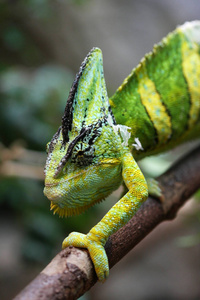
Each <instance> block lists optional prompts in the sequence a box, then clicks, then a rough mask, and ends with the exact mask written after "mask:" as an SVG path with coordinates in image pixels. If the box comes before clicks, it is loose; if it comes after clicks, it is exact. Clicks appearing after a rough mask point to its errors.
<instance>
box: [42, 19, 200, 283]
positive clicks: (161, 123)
mask: <svg viewBox="0 0 200 300" xmlns="http://www.w3.org/2000/svg"><path fill="white" fill-rule="evenodd" d="M199 136H200V21H192V22H186V23H185V24H183V25H182V26H179V27H177V28H176V29H175V30H174V31H173V32H172V33H170V34H169V35H168V36H167V37H165V38H164V39H163V40H162V41H161V42H160V43H158V44H157V45H155V46H154V48H153V50H152V52H150V53H149V54H147V55H145V57H144V58H143V59H142V60H141V62H140V63H139V65H138V66H137V67H136V68H135V69H133V71H132V72H131V74H130V75H129V76H128V77H127V78H126V79H125V80H124V81H123V83H122V85H121V86H120V87H119V88H118V89H117V91H116V92H115V93H114V95H113V96H112V97H110V98H108V95H107V90H106V83H105V79H104V71H103V61H102V52H101V50H100V49H99V48H93V49H92V50H91V51H90V52H89V54H88V55H87V56H86V58H85V59H84V61H83V63H82V64H81V67H80V70H79V72H78V73H77V75H76V77H75V80H74V82H73V84H72V87H71V90H70V92H69V97H68V100H67V104H66V107H65V111H64V115H63V117H62V124H61V126H60V127H59V129H58V131H57V132H56V133H55V135H54V136H53V138H52V140H51V141H50V142H49V143H48V144H47V153H48V155H47V160H46V165H45V171H44V172H45V188H44V194H45V195H46V196H47V197H48V199H49V200H50V202H51V204H50V205H51V210H53V212H54V213H57V214H59V215H60V216H61V217H63V216H66V217H68V216H73V215H77V214H80V213H82V212H84V211H85V210H86V209H88V208H89V207H91V206H92V205H94V204H95V203H98V202H101V201H102V200H104V199H105V198H106V197H107V196H108V195H109V194H111V193H112V192H113V191H114V190H116V189H117V188H118V187H119V186H120V185H121V184H122V183H124V184H125V186H126V187H127V192H126V193H125V194H124V195H123V196H122V197H121V199H120V200H119V201H118V202H117V203H116V204H115V205H114V206H113V207H112V208H111V209H110V210H109V211H108V212H107V213H106V215H105V216H104V217H103V218H102V219H101V221H100V222H99V223H97V224H96V225H95V226H94V227H93V228H92V229H91V230H90V231H89V232H88V233H87V234H82V233H78V232H72V233H70V234H69V236H68V237H67V238H65V239H64V241H63V245H62V247H63V248H65V247H67V246H70V245H72V246H74V247H81V248H87V249H88V251H89V254H90V257H91V259H92V262H93V264H94V268H95V271H96V274H97V277H98V279H99V281H101V282H103V281H105V280H106V278H107V277H108V275H109V264H108V259H107V255H106V253H105V249H104V246H105V243H106V241H107V239H108V237H109V236H110V235H111V234H113V233H115V232H116V231H117V230H118V229H119V228H121V227H122V226H123V225H124V224H126V223H127V222H128V221H129V220H130V219H131V218H132V217H133V215H134V214H135V213H136V212H137V210H138V209H139V207H140V206H141V204H142V203H143V202H144V201H145V200H146V199H147V197H148V194H155V195H158V196H159V195H160V194H161V191H160V190H159V187H158V184H157V182H156V181H155V182H154V184H153V185H152V186H151V185H150V184H148V182H147V180H146V179H145V178H144V175H143V174H142V172H141V170H140V168H139V166H138V164H137V162H136V161H138V160H140V159H142V158H144V157H146V156H149V155H154V154H159V153H161V152H163V151H167V150H169V149H172V148H174V147H175V146H177V145H179V144H181V143H183V142H186V141H188V140H191V139H195V138H198V137H199Z"/></svg>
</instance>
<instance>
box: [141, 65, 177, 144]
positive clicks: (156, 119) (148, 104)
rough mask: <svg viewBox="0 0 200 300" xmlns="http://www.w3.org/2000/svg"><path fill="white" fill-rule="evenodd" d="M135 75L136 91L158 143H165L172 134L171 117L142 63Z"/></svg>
mask: <svg viewBox="0 0 200 300" xmlns="http://www.w3.org/2000/svg"><path fill="white" fill-rule="evenodd" d="M137 76H138V92H139V94H140V97H141V101H142V104H143V105H144V106H145V108H146V111H147V113H148V115H149V117H150V119H151V121H152V123H153V125H154V128H155V130H156V132H157V135H158V144H165V143H166V142H167V141H168V139H169V138H170V136H171V134H172V125H171V117H170V115H169V114H168V112H167V109H166V107H165V105H164V104H163V103H162V100H161V96H160V94H159V93H158V91H157V90H156V86H155V84H154V82H153V81H152V80H151V79H149V77H148V75H147V72H146V68H145V66H144V64H143V65H142V66H141V69H140V71H139V73H138V74H137Z"/></svg>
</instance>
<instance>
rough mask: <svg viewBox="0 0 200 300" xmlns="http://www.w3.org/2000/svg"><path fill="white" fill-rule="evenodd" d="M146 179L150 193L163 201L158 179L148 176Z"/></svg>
mask: <svg viewBox="0 0 200 300" xmlns="http://www.w3.org/2000/svg"><path fill="white" fill-rule="evenodd" d="M146 181H147V186H148V192H149V195H150V196H152V197H155V198H158V199H159V200H161V201H162V191H161V189H160V187H159V183H158V181H157V180H155V179H153V178H147V180H146Z"/></svg>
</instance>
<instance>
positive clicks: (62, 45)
mask: <svg viewBox="0 0 200 300" xmlns="http://www.w3.org/2000/svg"><path fill="white" fill-rule="evenodd" d="M0 18H1V19H0V21H1V22H0V24H1V26H0V44H1V45H0V57H1V60H0V96H1V99H0V176H1V177H0V205H1V210H0V299H2V300H7V299H11V298H12V297H13V296H14V295H16V293H18V292H19V291H20V289H22V288H23V287H24V286H25V285H26V284H27V283H28V282H29V281H30V280H31V279H32V278H34V276H35V275H36V274H37V273H38V272H39V271H41V270H42V268H43V267H44V266H45V265H46V264H47V263H48V262H49V261H50V259H51V258H52V257H53V256H54V255H55V254H56V253H57V252H58V251H59V250H60V246H61V243H62V240H63V239H64V237H65V236H66V235H67V234H68V233H69V232H70V231H72V230H78V231H81V232H87V231H88V230H89V229H90V228H91V226H93V225H94V224H95V223H96V222H97V221H99V220H100V218H101V217H102V216H103V215H104V214H105V213H106V211H107V210H108V209H109V207H111V205H112V204H113V203H114V202H115V201H116V199H117V198H118V195H119V191H118V192H115V193H114V195H112V196H111V197H109V201H106V202H104V203H102V204H101V205H98V206H96V207H94V208H92V209H90V210H89V211H88V212H87V213H85V214H84V215H81V216H79V217H73V218H69V219H64V220H62V219H60V218H58V217H57V216H53V215H52V213H51V212H50V211H49V201H48V199H46V198H45V197H44V196H43V166H44V164H45V158H46V154H45V145H46V143H47V142H48V141H49V140H50V139H51V137H52V136H53V134H54V133H55V131H56V130H57V128H58V126H59V124H60V121H61V116H62V114H63V112H64V107H65V103H66V99H67V96H68V92H69V89H70V86H71V84H72V81H73V78H74V75H75V73H76V72H77V71H78V69H79V66H80V64H81V62H82V60H83V59H84V57H85V56H86V54H87V53H88V51H89V50H90V49H91V48H92V47H94V46H98V47H100V48H101V49H102V51H103V55H104V71H105V78H106V83H107V88H108V93H109V95H110V96H111V95H112V93H114V91H115V90H116V88H117V87H118V86H119V85H120V84H121V82H122V81H123V80H124V78H125V77H126V76H127V75H128V74H129V73H130V72H131V70H132V68H133V67H135V66H136V65H137V64H138V62H139V61H140V59H141V58H142V57H143V56H144V55H145V53H147V52H149V51H151V49H152V47H153V45H154V44H155V43H157V42H159V41H160V40H161V39H162V38H163V37H164V36H166V35H167V33H169V32H170V31H172V30H174V29H175V28H176V26H177V25H180V24H183V23H184V22H185V21H190V20H195V19H200V1H199V0H190V1H187V0H167V1H159V0H140V1H131V0H125V1H120V0H102V1H98V0H93V1H92V0H85V1H84V0H82V1H81V0H79V1H78V0H77V1H75V0H74V1H73V0H71V1H69V0H68V1H67V0H66V1H65V0H57V1H49V0H43V1H40V0H27V1H25V0H24V1H16V0H15V1H14V0H13V1H1V2H0ZM182 151H183V149H181V150H176V152H173V153H172V154H171V156H170V158H169V156H166V155H163V156H161V157H159V158H156V159H155V158H153V159H148V160H145V161H144V162H143V163H142V164H141V166H142V167H143V168H144V169H145V170H146V172H147V173H151V175H157V174H159V173H160V172H162V171H163V170H165V169H166V168H167V166H168V165H169V161H171V157H172V159H174V157H178V156H179V155H180V154H181V153H182ZM149 170H151V172H150V171H149ZM199 220H200V215H199V202H198V201H196V200H192V201H190V202H188V204H187V205H186V206H185V207H184V208H183V209H182V211H181V212H180V213H179V216H178V218H177V220H176V221H174V222H167V223H165V224H163V225H161V226H159V227H158V228H157V229H156V230H155V231H154V232H153V233H152V234H150V235H149V236H148V237H147V238H146V239H145V241H143V242H142V243H141V244H140V245H139V246H138V247H136V249H135V250H134V251H132V252H131V253H130V254H129V255H127V257H126V258H124V259H123V260H122V261H121V262H120V263H119V264H118V265H117V266H116V267H115V268H113V270H112V271H111V272H110V277H109V279H108V280H107V282H106V283H105V284H103V285H102V284H97V285H96V286H95V287H94V288H93V289H92V290H91V292H90V293H87V294H86V295H85V296H84V298H85V299H96V300H97V299H104V300H105V299H122V297H124V298H126V299H141V300H143V299H145V300H146V299H148V300H149V299H154V300H155V299H180V300H182V299H183V300H184V299H199V298H200V287H199V275H200V260H199V255H200V248H199V240H200V238H199V232H200V225H199V224H200V223H199Z"/></svg>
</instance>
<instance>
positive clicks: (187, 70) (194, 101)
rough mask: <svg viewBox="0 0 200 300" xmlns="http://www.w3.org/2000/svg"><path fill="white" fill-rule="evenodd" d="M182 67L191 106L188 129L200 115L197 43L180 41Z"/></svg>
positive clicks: (199, 76) (199, 70) (199, 64)
mask: <svg viewBox="0 0 200 300" xmlns="http://www.w3.org/2000/svg"><path fill="white" fill-rule="evenodd" d="M181 52H182V61H183V62H182V68H183V74H184V77H185V79H186V81H187V84H188V90H189V92H190V101H191V107H190V111H189V119H188V129H191V128H193V127H194V125H195V124H196V122H197V121H198V118H199V115H200V95H199V91H200V56H199V53H198V46H197V44H194V43H192V44H190V43H189V42H187V41H184V42H183V43H182V48H181Z"/></svg>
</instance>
